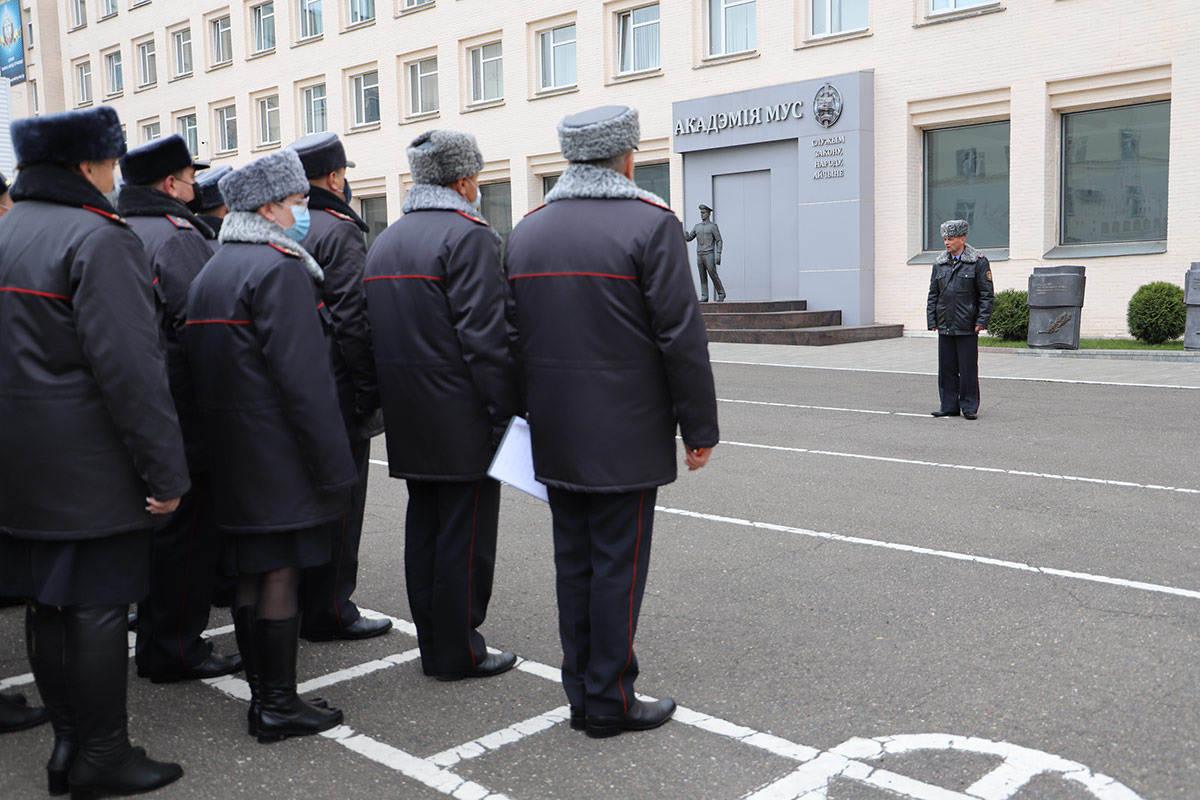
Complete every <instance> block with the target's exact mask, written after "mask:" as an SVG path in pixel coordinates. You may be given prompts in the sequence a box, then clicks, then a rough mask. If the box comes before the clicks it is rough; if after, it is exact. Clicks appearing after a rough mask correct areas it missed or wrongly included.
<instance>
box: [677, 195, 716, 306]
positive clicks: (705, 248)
mask: <svg viewBox="0 0 1200 800" xmlns="http://www.w3.org/2000/svg"><path fill="white" fill-rule="evenodd" d="M710 216H712V209H711V208H709V207H708V206H706V205H705V204H704V203H701V204H700V221H699V222H698V223H696V227H694V228H692V229H691V230H690V231H684V233H683V240H684V241H685V242H690V241H691V240H692V239H696V240H697V241H696V268H697V269H699V270H700V302H702V303H707V302H708V276H709V275H711V276H712V281H713V291H715V292H716V293H717V302H718V303H720V302H723V301H724V300H725V285H724V284H722V283H721V276H720V275H718V274H717V267H718V266H720V264H721V248H722V247H724V246H725V240H724V239H722V238H721V229H720V228H718V227H717V223H715V222H712V221H711V220H710V219H709V217H710Z"/></svg>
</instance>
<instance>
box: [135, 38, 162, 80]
mask: <svg viewBox="0 0 1200 800" xmlns="http://www.w3.org/2000/svg"><path fill="white" fill-rule="evenodd" d="M137 51H138V85H139V86H149V85H151V84H154V83H158V55H157V54H156V53H155V52H154V40H153V39H151V40H150V41H148V42H142V43H141V44H139V45H138V46H137Z"/></svg>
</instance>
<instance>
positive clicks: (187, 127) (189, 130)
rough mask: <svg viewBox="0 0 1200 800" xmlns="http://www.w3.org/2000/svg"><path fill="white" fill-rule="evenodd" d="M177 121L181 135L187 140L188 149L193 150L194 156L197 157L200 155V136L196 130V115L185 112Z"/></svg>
mask: <svg viewBox="0 0 1200 800" xmlns="http://www.w3.org/2000/svg"><path fill="white" fill-rule="evenodd" d="M175 122H176V127H177V129H178V131H179V135H180V136H182V137H183V140H184V141H185V142H187V146H188V150H189V151H190V152H191V154H192V157H193V158H195V157H196V156H198V155H200V138H199V135H198V132H197V130H196V115H195V114H184V115H183V116H181V117H179V118H178V119H176V121H175Z"/></svg>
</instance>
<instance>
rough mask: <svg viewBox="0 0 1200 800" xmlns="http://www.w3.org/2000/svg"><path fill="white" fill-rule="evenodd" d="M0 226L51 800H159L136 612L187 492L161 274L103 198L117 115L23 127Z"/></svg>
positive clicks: (10, 457) (3, 422) (20, 526)
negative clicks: (141, 697)
mask: <svg viewBox="0 0 1200 800" xmlns="http://www.w3.org/2000/svg"><path fill="white" fill-rule="evenodd" d="M12 138H13V145H14V150H15V151H16V156H17V163H18V165H19V169H20V174H19V177H18V179H17V181H16V183H15V185H14V186H13V188H12V192H11V194H12V198H13V200H14V201H15V204H14V206H13V210H12V211H10V212H9V213H8V214H6V215H5V217H4V219H3V220H0V452H2V453H3V454H4V457H3V458H0V486H3V487H4V490H3V491H2V492H0V587H3V590H4V592H5V593H8V594H15V595H18V596H22V597H25V598H27V599H28V601H29V603H28V606H27V610H26V617H25V629H26V645H27V652H28V654H29V661H30V665H31V666H32V668H33V675H34V678H35V680H36V681H37V687H38V692H39V693H40V694H41V696H42V700H43V701H44V702H45V704H46V709H47V711H48V712H49V714H50V722H51V724H52V726H53V728H54V749H53V751H52V753H51V756H50V761H49V763H48V764H47V765H46V768H47V777H48V780H49V787H48V788H49V790H50V792H51V794H65V793H66V792H67V791H68V790H69V791H71V793H72V795H73V796H78V797H92V796H93V795H96V794H100V793H112V794H132V793H138V792H147V791H151V790H153V789H155V788H158V787H159V786H163V785H165V784H168V783H170V782H171V781H174V780H176V779H178V778H179V776H180V775H182V774H183V770H182V769H180V767H179V765H178V764H167V763H162V762H157V761H152V760H151V759H149V758H147V757H146V755H145V751H142V750H135V749H134V748H133V747H132V746H131V745H130V743H129V734H128V728H127V721H128V720H127V716H126V708H125V699H126V689H127V686H126V683H127V681H126V676H127V674H128V669H129V656H128V651H127V643H126V642H127V640H126V613H127V610H128V606H129V604H130V603H132V602H136V601H138V600H140V599H141V598H143V597H145V595H146V593H147V591H148V590H149V576H150V552H151V546H150V542H151V538H152V536H153V527H154V524H155V520H156V516H154V515H162V514H169V513H171V512H172V511H174V510H175V508H176V507H177V506H178V504H179V497H180V496H182V495H183V494H185V493H186V492H187V491H188V489H189V488H190V483H189V480H188V469H187V461H186V459H185V456H184V447H183V437H182V435H181V434H180V430H179V423H178V421H177V420H176V416H175V404H174V402H173V401H172V399H171V393H170V390H169V388H168V385H167V363H166V358H165V356H164V353H163V341H162V329H161V328H160V326H159V321H158V317H157V311H156V295H155V287H154V275H153V273H152V272H151V269H150V264H149V262H148V261H147V259H146V251H145V249H144V248H143V246H142V243H141V241H140V240H139V239H138V237H137V236H136V235H135V234H134V233H133V231H132V230H130V228H129V225H128V223H127V222H126V221H125V220H124V219H122V218H121V217H120V216H118V215H117V213H116V210H115V209H114V208H113V207H112V206H111V205H109V203H108V201H107V200H106V199H105V197H104V194H105V193H106V192H110V191H112V188H113V184H114V181H113V172H114V170H115V169H116V165H117V158H118V157H119V156H121V155H123V154H124V153H125V137H124V134H123V133H122V132H121V123H120V120H119V119H118V118H117V114H116V112H115V111H114V110H113V109H112V108H111V107H109V106H101V107H99V108H95V109H89V110H87V111H69V112H66V113H62V114H50V115H47V116H42V117H33V118H30V119H21V120H17V121H16V122H14V123H13V124H12Z"/></svg>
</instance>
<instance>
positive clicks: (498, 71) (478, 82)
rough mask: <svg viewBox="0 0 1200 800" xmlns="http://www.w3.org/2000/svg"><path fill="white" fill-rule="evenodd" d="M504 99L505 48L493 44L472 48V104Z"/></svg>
mask: <svg viewBox="0 0 1200 800" xmlns="http://www.w3.org/2000/svg"><path fill="white" fill-rule="evenodd" d="M503 97H504V48H503V46H502V45H501V44H500V42H492V43H491V44H485V45H483V46H481V47H473V48H471V102H472V103H487V102H490V101H492V100H499V99H501V98H503Z"/></svg>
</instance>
